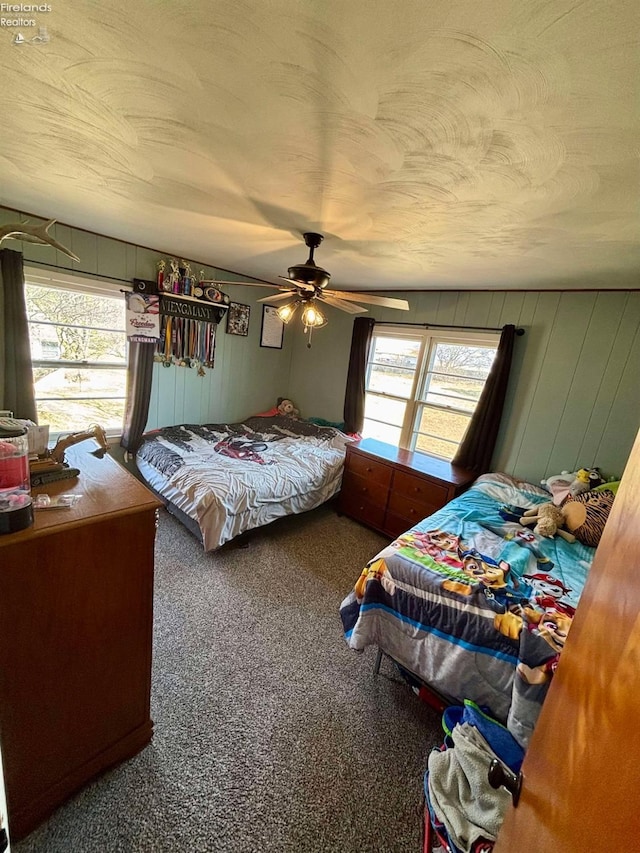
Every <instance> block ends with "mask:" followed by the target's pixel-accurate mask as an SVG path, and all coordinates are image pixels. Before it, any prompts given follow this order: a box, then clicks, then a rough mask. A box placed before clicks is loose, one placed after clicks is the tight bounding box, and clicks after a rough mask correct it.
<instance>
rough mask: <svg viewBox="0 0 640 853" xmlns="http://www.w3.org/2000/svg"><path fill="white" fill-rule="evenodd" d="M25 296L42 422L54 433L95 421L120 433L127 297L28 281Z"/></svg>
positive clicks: (123, 395)
mask: <svg viewBox="0 0 640 853" xmlns="http://www.w3.org/2000/svg"><path fill="white" fill-rule="evenodd" d="M26 301H27V315H28V317H29V334H30V339H31V357H32V360H33V373H34V385H35V394H36V405H37V409H38V420H39V422H40V423H41V424H49V426H50V431H51V432H52V433H59V432H71V431H73V432H75V431H79V430H82V429H86V428H87V427H88V426H89V425H91V424H94V423H98V424H100V425H101V426H102V427H104V428H105V429H106V430H108V431H110V432H119V431H120V430H121V428H122V421H123V416H124V402H125V383H126V364H127V361H126V346H127V344H126V336H125V332H124V328H125V325H124V319H125V306H124V299H123V298H122V297H121V295H120V294H118V295H114V296H102V295H97V294H95V293H86V292H82V291H78V290H65V289H61V288H58V287H43V286H41V285H34V284H29V283H27V286H26Z"/></svg>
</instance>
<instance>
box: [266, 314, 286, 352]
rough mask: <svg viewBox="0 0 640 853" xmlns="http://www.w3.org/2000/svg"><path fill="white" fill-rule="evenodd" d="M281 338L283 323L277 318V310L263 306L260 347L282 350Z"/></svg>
mask: <svg viewBox="0 0 640 853" xmlns="http://www.w3.org/2000/svg"><path fill="white" fill-rule="evenodd" d="M283 337H284V323H283V322H282V320H281V319H280V317H278V309H277V308H274V307H273V305H263V306H262V330H261V332H260V346H261V347H269V348H271V349H282V339H283Z"/></svg>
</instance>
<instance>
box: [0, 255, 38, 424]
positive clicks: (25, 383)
mask: <svg viewBox="0 0 640 853" xmlns="http://www.w3.org/2000/svg"><path fill="white" fill-rule="evenodd" d="M0 409H8V410H9V411H11V412H13V414H14V416H15V417H16V418H29V419H30V420H32V421H34V422H35V423H37V422H38V421H37V414H36V401H35V393H34V388H33V369H32V367H31V347H30V345H29V326H28V324H27V305H26V301H25V296H24V269H23V264H22V253H21V252H14V251H13V250H12V249H0Z"/></svg>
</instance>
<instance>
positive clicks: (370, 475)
mask: <svg viewBox="0 0 640 853" xmlns="http://www.w3.org/2000/svg"><path fill="white" fill-rule="evenodd" d="M347 472H348V473H353V474H358V475H359V476H360V477H366V479H367V480H368V481H369V482H371V483H379V484H380V485H381V486H383V487H384V488H385V489H386V488H388V487H389V485H390V484H391V476H392V474H393V468H392V467H391V466H390V465H385V464H383V463H382V462H378V461H376V460H375V459H371V458H370V457H369V456H361V455H360V454H359V453H349V455H348V457H347Z"/></svg>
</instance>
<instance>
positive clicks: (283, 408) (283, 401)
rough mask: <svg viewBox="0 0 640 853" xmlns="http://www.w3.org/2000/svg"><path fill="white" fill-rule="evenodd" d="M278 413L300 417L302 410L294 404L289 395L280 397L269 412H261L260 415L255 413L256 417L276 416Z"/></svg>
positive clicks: (290, 416)
mask: <svg viewBox="0 0 640 853" xmlns="http://www.w3.org/2000/svg"><path fill="white" fill-rule="evenodd" d="M276 415H282V416H283V417H285V418H298V417H300V412H299V411H298V410H297V409H296V407H295V406H294V405H293V403H292V402H291V400H290V399H289V398H288V397H278V401H277V403H276V405H275V406H274V407H273V408H272V409H269V411H267V412H260V414H259V415H254V417H256V418H274V417H276Z"/></svg>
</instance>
